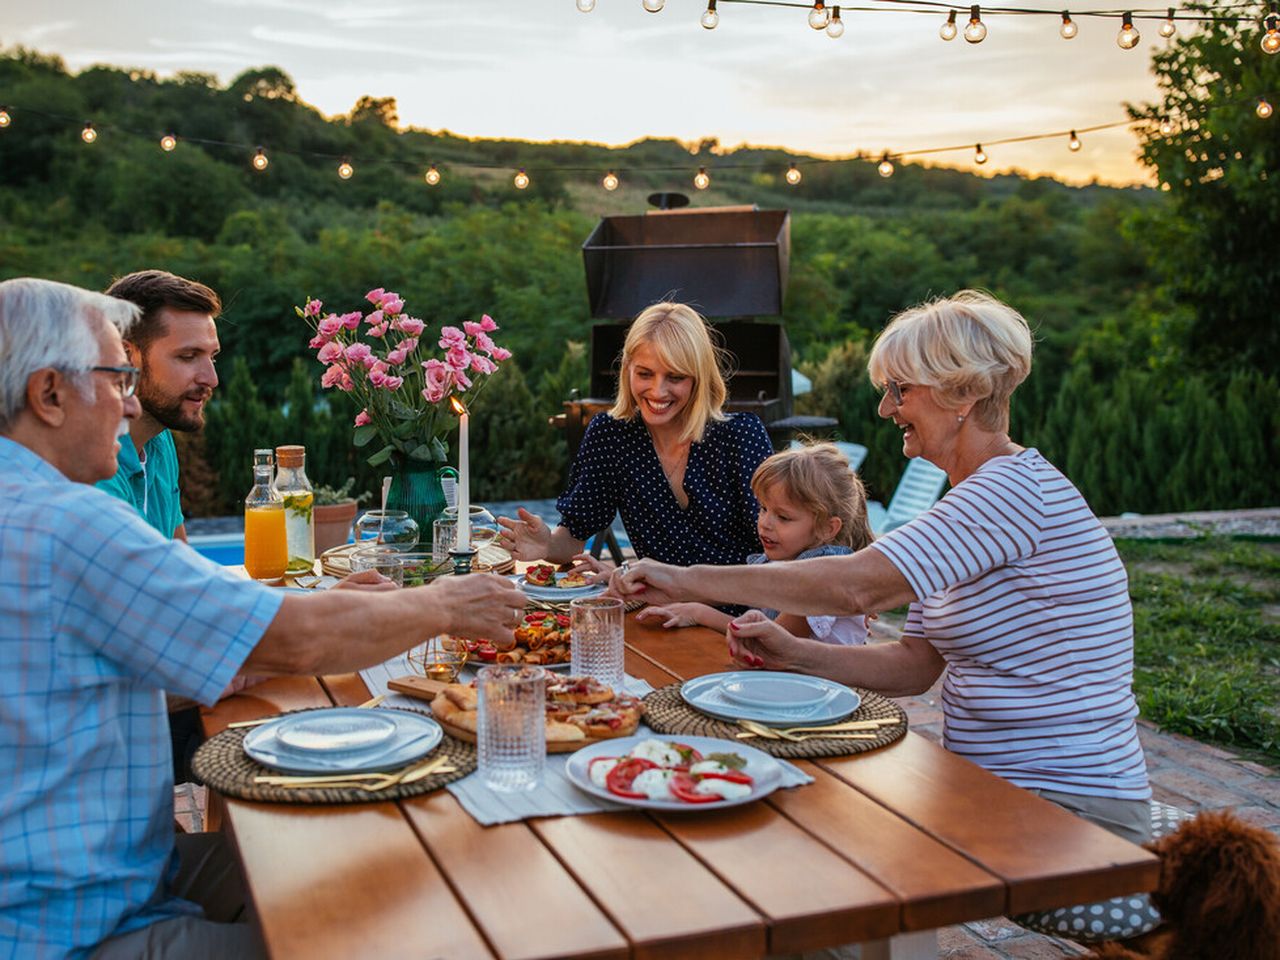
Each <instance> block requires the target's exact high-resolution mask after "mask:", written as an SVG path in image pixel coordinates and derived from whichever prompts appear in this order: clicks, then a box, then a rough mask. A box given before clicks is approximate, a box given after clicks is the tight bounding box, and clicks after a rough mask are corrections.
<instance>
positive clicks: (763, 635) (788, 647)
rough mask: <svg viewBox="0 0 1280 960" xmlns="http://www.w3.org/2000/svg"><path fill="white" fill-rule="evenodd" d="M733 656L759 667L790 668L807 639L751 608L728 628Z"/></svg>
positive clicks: (758, 668)
mask: <svg viewBox="0 0 1280 960" xmlns="http://www.w3.org/2000/svg"><path fill="white" fill-rule="evenodd" d="M725 639H726V641H727V642H728V646H729V656H731V657H732V658H733V660H734V662H735V663H738V664H741V665H742V666H744V667H751V668H752V669H757V670H787V669H789V668H790V665H791V664H792V663H793V662H794V659H795V655H796V653H797V652H798V650H799V648H800V646H801V645H802V644H803V643H804V641H803V640H799V639H797V638H796V637H794V636H792V635H791V634H790V633H788V632H787V631H786V630H785V629H783V628H782V627H781V626H779V625H778V624H777V623H775V622H774V621H772V620H770V619H769V618H768V617H766V616H765V615H764V614H763V613H761V612H760V611H759V610H748V611H747V612H746V613H744V614H743V615H742V616H740V617H738V618H737V619H736V620H731V621H730V622H729V629H728V630H726V631H725Z"/></svg>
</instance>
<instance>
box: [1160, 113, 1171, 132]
mask: <svg viewBox="0 0 1280 960" xmlns="http://www.w3.org/2000/svg"><path fill="white" fill-rule="evenodd" d="M1171 133H1173V121H1172V120H1170V119H1169V118H1168V117H1161V118H1160V134H1161V136H1165V137H1167V136H1169V134H1171Z"/></svg>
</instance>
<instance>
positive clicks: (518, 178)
mask: <svg viewBox="0 0 1280 960" xmlns="http://www.w3.org/2000/svg"><path fill="white" fill-rule="evenodd" d="M511 182H512V183H513V184H515V187H516V189H517V190H523V189H525V188H526V187H527V186H529V175H528V174H527V173H525V172H524V167H521V168H520V169H519V170H517V171H516V175H515V178H514V179H513V180H512V181H511Z"/></svg>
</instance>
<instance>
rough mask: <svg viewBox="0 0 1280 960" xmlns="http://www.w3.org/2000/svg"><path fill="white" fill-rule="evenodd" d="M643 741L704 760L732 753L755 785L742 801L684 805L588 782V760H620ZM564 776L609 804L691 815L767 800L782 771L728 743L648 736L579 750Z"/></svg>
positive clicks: (749, 750)
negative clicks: (689, 751) (691, 751)
mask: <svg viewBox="0 0 1280 960" xmlns="http://www.w3.org/2000/svg"><path fill="white" fill-rule="evenodd" d="M644 740H661V741H663V742H670V743H683V744H686V745H687V746H690V747H693V748H695V749H696V750H697V751H698V752H699V753H701V754H702V755H703V756H704V757H705V756H708V755H709V754H712V753H736V754H737V755H738V756H740V757H742V758H743V759H744V760H746V761H747V765H746V766H745V767H744V768H743V770H744V772H746V773H747V774H749V775H750V776H751V778H752V779H753V780H754V781H755V783H754V784H752V788H751V792H750V793H749V794H747V795H746V796H745V797H738V798H737V799H734V800H713V801H710V802H708V803H685V802H684V801H683V800H677V799H675V798H674V797H672V798H671V799H670V800H650V799H648V798H647V797H646V798H643V799H636V798H633V797H620V796H618V795H617V794H615V793H610V792H609V790H608V788H607V787H597V786H596V785H595V784H594V783H592V782H591V776H590V774H589V773H588V768H589V767H590V766H591V761H592V760H594V759H595V758H596V757H620V756H622V755H623V754H625V753H627V752H628V751H629V750H631V749H632V748H633V747H634V746H636V744H638V743H640V742H641V741H644ZM564 772H565V776H567V777H568V778H569V782H570V783H572V784H573V785H574V786H575V787H577V788H578V789H579V790H581V791H583V792H584V793H589V794H591V795H592V796H595V797H601V798H602V799H605V800H612V801H613V802H614V803H621V804H625V805H626V806H629V807H640V808H642V809H645V810H668V811H670V810H691V811H692V810H723V809H724V808H725V807H736V806H740V805H741V804H744V803H753V802H754V801H756V800H759V799H760V798H761V797H764V796H768V795H769V794H771V793H773V791H775V790H777V789H778V782H779V780H780V778H781V776H782V767H781V766H780V765H779V764H778V761H777V760H775V759H774V758H773V757H771V756H769V755H768V754H767V753H764V752H762V751H760V750H757V749H755V748H754V747H748V746H745V745H744V744H742V743H736V742H734V741H732V740H718V739H716V738H715V737H675V736H672V737H667V736H663V735H662V734H653V733H651V734H647V735H645V736H635V737H618V738H617V739H614V740H602V741H600V742H599V743H593V744H592V745H591V746H589V747H583V748H582V749H581V750H578V751H576V752H575V753H572V754H570V756H569V760H568V762H567V763H566V764H565V768H564Z"/></svg>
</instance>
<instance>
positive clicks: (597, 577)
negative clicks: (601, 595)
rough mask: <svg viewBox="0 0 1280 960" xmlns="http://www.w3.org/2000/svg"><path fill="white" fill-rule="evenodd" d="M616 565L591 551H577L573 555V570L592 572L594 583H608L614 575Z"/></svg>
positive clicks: (583, 572)
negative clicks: (593, 554)
mask: <svg viewBox="0 0 1280 960" xmlns="http://www.w3.org/2000/svg"><path fill="white" fill-rule="evenodd" d="M613 571H614V566H613V564H612V563H610V562H609V561H608V560H601V559H600V558H599V557H593V556H592V555H591V554H589V553H577V554H574V557H573V572H574V573H582V574H584V575H586V574H590V578H591V582H592V583H608V582H609V578H610V577H612V576H613Z"/></svg>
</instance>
